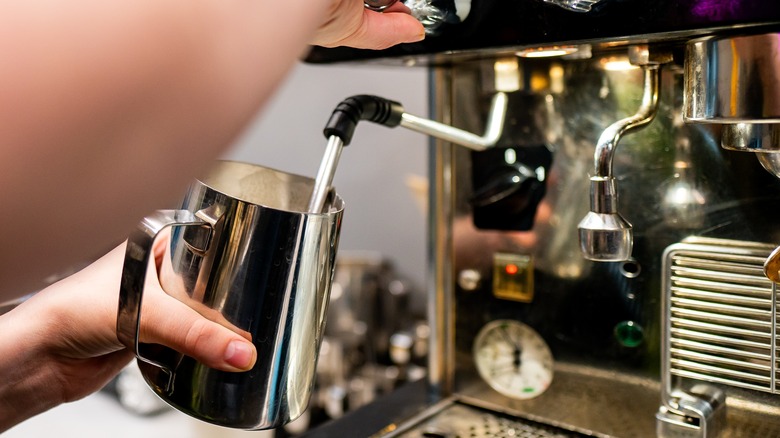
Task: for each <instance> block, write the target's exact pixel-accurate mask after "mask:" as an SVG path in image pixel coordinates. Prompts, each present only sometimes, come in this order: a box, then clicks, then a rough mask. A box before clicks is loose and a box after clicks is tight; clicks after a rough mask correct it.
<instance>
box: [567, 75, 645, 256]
mask: <svg viewBox="0 0 780 438" xmlns="http://www.w3.org/2000/svg"><path fill="white" fill-rule="evenodd" d="M641 66H642V70H643V73H644V90H643V94H642V104H641V106H640V107H639V110H638V111H637V113H636V114H634V115H633V116H631V117H627V118H625V119H622V120H619V121H617V122H615V123H613V124H612V125H610V126H609V127H607V129H606V130H604V132H603V133H602V134H601V137H599V140H598V144H597V146H596V152H595V154H594V161H595V174H594V175H593V176H591V178H590V210H591V211H590V212H589V213H588V214H587V215H586V216H585V217H584V218H583V219H582V221H580V223H579V225H578V229H579V238H580V249H581V251H582V254H583V256H584V257H585V258H586V259H588V260H594V261H602V262H610V261H623V260H628V259H629V258H630V257H631V250H632V249H633V244H634V237H633V232H632V229H631V224H630V223H629V222H628V221H627V220H626V219H624V218H623V216H622V215H621V214H620V213H619V212H618V194H617V186H616V183H615V178H614V176H613V175H612V161H613V158H614V155H615V148H616V147H617V145H618V142H619V141H620V138H621V136H623V135H624V134H626V133H629V132H633V131H636V130H638V129H640V128H642V127H644V126H646V125H648V124H649V123H650V122H651V121H652V120H653V118H654V117H655V114H656V112H657V109H658V83H659V78H660V63H659V62H642V63H641Z"/></svg>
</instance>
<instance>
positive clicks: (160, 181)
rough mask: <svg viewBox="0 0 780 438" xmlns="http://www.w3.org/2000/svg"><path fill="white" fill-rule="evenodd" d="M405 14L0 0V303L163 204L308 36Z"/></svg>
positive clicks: (100, 247) (351, 6)
mask: <svg viewBox="0 0 780 438" xmlns="http://www.w3.org/2000/svg"><path fill="white" fill-rule="evenodd" d="M403 12H404V11H403V10H400V12H391V13H387V14H378V13H373V12H368V11H364V10H363V7H362V1H360V0H333V1H332V2H318V1H315V2H312V1H308V0H253V1H245V0H117V1H112V2H104V1H98V0H72V1H67V2H63V1H55V0H30V1H6V2H0V191H2V196H0V198H2V199H3V207H4V212H5V214H4V224H3V228H4V230H5V231H3V233H2V241H3V251H2V252H0V278H2V279H3V282H2V285H0V302H3V301H6V300H8V299H11V298H13V297H14V296H18V295H20V294H23V293H25V292H28V291H31V290H35V289H37V288H39V287H41V281H40V279H41V278H44V277H46V276H48V275H51V274H56V273H57V272H58V271H61V270H63V269H67V268H68V267H69V266H70V265H72V264H74V263H77V262H79V261H81V260H87V259H91V258H94V257H95V256H97V255H98V254H100V253H102V252H104V251H106V250H107V248H109V247H110V246H112V245H115V244H117V243H118V242H119V241H121V240H123V238H124V235H126V233H127V231H128V230H130V229H131V228H132V226H133V225H134V224H135V223H136V222H137V221H138V219H139V218H140V217H141V216H142V215H143V214H145V213H146V212H148V211H149V210H152V209H154V208H160V207H163V206H170V205H171V202H174V201H175V200H176V199H177V198H178V196H179V195H180V193H182V191H183V190H184V187H185V185H186V184H187V182H188V181H189V180H190V179H191V178H192V177H193V176H195V175H197V174H198V173H200V172H201V171H203V170H204V168H205V167H206V166H207V165H208V164H209V163H210V162H211V161H212V160H213V159H214V158H216V157H218V156H219V155H220V154H221V153H223V152H224V151H225V150H226V148H227V147H228V146H229V145H230V144H231V143H232V142H233V141H234V139H235V138H236V136H237V135H238V134H239V133H240V132H241V130H242V129H243V127H244V126H245V125H246V124H247V123H248V122H249V121H250V119H251V118H252V117H253V116H254V115H255V114H256V113H257V111H258V110H259V109H261V108H262V106H263V104H264V103H265V102H266V101H267V100H268V98H269V97H270V95H271V94H272V93H273V90H274V89H275V87H276V86H277V85H278V84H279V82H280V81H281V80H282V79H283V77H284V74H285V73H286V72H287V71H288V70H289V68H290V67H291V66H292V65H293V64H294V63H295V62H296V60H297V59H298V58H299V57H300V55H301V54H302V53H303V52H304V50H305V49H306V47H307V43H308V42H310V41H313V42H316V43H318V44H323V45H338V44H349V45H353V46H358V47H369V48H380V47H386V46H388V45H392V44H395V43H398V42H402V41H410V40H414V39H419V38H421V37H422V33H423V32H422V27H421V26H420V25H419V23H417V22H416V21H415V20H414V19H412V18H411V17H410V16H408V15H407V14H405V13H403ZM318 29H319V30H318Z"/></svg>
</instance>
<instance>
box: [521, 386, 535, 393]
mask: <svg viewBox="0 0 780 438" xmlns="http://www.w3.org/2000/svg"><path fill="white" fill-rule="evenodd" d="M534 391H536V388H531V387H530V386H527V387H525V388H523V392H534Z"/></svg>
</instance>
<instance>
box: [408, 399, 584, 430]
mask: <svg viewBox="0 0 780 438" xmlns="http://www.w3.org/2000/svg"><path fill="white" fill-rule="evenodd" d="M400 436H401V437H404V438H418V437H420V438H422V437H425V438H572V437H582V436H583V435H581V434H579V433H575V432H571V431H567V430H565V429H561V428H558V427H555V426H550V425H546V424H541V423H536V422H533V421H530V420H524V419H521V418H516V417H507V416H502V415H501V414H498V413H495V412H491V411H487V410H482V409H478V408H475V407H471V406H467V405H463V404H453V405H451V406H449V407H447V408H446V409H444V410H442V411H441V412H439V413H437V414H436V415H434V416H433V417H431V418H429V419H427V420H425V421H423V422H422V423H420V424H418V425H417V426H415V427H414V428H412V429H410V430H408V431H406V432H404V433H402V434H401V435H400Z"/></svg>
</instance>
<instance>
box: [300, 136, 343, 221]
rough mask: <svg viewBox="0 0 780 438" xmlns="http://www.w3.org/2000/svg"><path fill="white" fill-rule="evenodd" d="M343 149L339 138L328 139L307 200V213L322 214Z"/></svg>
mask: <svg viewBox="0 0 780 438" xmlns="http://www.w3.org/2000/svg"><path fill="white" fill-rule="evenodd" d="M343 149H344V141H343V140H342V139H341V138H340V137H338V136H336V135H332V136H331V137H330V138H329V139H328V146H327V147H326V148H325V155H324V156H323V157H322V162H320V168H319V169H318V170H317V177H316V178H315V180H314V188H313V189H312V193H311V198H310V200H309V207H308V212H309V213H322V210H323V209H324V208H325V200H326V199H327V197H328V191H329V190H330V186H331V184H332V183H333V176H334V175H335V173H336V167H337V166H338V164H339V158H341V151H342V150H343Z"/></svg>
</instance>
